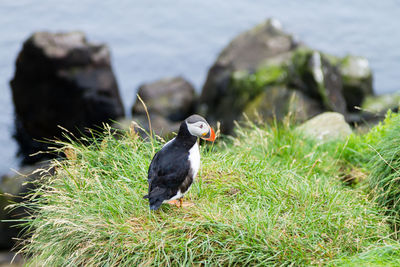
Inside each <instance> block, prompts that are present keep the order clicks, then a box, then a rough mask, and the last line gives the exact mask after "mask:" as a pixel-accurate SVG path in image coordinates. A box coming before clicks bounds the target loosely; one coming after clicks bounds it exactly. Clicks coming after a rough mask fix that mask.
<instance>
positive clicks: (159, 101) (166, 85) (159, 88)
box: [132, 77, 197, 137]
mask: <svg viewBox="0 0 400 267" xmlns="http://www.w3.org/2000/svg"><path fill="white" fill-rule="evenodd" d="M138 95H139V96H140V97H141V99H142V100H143V102H144V103H145V104H146V107H147V110H148V112H149V114H150V120H151V126H152V130H153V131H154V132H155V133H156V134H157V135H160V136H163V137H165V136H168V135H170V134H171V133H172V132H177V131H178V130H179V125H180V123H181V121H183V120H184V119H186V118H187V117H189V116H190V115H191V114H193V113H194V112H195V110H196V101H197V100H196V92H195V90H194V88H193V86H192V85H191V84H190V83H189V82H188V81H186V80H184V79H183V78H181V77H175V78H168V79H162V80H159V81H156V82H153V83H150V84H144V85H142V86H140V88H139V91H138ZM132 119H133V120H134V121H136V122H137V123H138V124H139V125H141V126H142V127H143V128H144V129H145V130H146V131H149V123H148V119H147V115H146V111H145V108H144V106H143V104H142V103H141V102H140V101H139V99H136V102H135V104H134V106H133V107H132Z"/></svg>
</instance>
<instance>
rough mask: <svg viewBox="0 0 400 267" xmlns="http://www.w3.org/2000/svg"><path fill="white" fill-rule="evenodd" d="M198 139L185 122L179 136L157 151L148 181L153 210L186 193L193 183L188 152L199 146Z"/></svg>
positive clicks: (150, 202) (147, 196) (149, 197)
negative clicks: (179, 194)
mask: <svg viewBox="0 0 400 267" xmlns="http://www.w3.org/2000/svg"><path fill="white" fill-rule="evenodd" d="M196 142H197V136H193V135H191V134H190V132H189V131H188V128H187V124H186V123H185V122H183V123H182V124H181V126H180V128H179V132H178V135H177V136H176V137H175V138H174V139H173V140H171V141H170V142H169V143H167V144H166V145H165V146H164V147H163V148H162V149H161V150H160V151H158V152H157V153H156V154H155V155H154V157H153V160H152V161H151V164H150V167H149V172H148V182H149V193H148V195H146V196H144V198H148V199H149V204H150V209H152V210H157V209H158V208H159V207H160V206H161V204H162V203H163V202H164V201H168V200H170V199H171V198H173V197H175V196H177V194H178V191H180V193H185V192H186V191H187V190H188V189H189V187H190V185H191V184H192V182H193V178H194V177H193V170H192V169H191V164H190V161H189V150H190V149H191V148H192V147H193V146H194V145H195V144H196Z"/></svg>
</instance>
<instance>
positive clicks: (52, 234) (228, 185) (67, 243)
mask: <svg viewBox="0 0 400 267" xmlns="http://www.w3.org/2000/svg"><path fill="white" fill-rule="evenodd" d="M62 145H63V148H62V151H66V153H67V157H68V160H65V161H55V162H54V166H55V168H56V174H55V175H54V176H53V177H48V178H45V179H46V180H44V181H40V182H41V184H42V186H41V187H40V188H39V189H37V190H36V192H34V193H35V194H36V195H39V196H40V197H38V198H35V199H34V201H33V202H32V203H31V204H22V205H25V207H26V208H29V209H30V210H31V212H32V214H33V216H32V217H31V218H29V219H28V220H27V221H26V222H25V224H24V225H25V227H26V228H27V229H28V232H29V233H30V235H29V236H28V240H27V241H26V243H25V244H24V246H23V249H22V252H24V253H27V254H29V255H32V257H31V260H30V262H28V265H32V266H37V265H38V266H59V265H61V266H64V265H68V266H80V265H84V266H87V265H94V266H117V265H118V266H134V265H138V264H141V265H168V266H171V265H174V266H175V265H197V264H204V265H240V266H243V265H255V266H265V265H267V264H276V265H310V264H313V265H319V264H325V263H329V262H332V261H335V260H340V259H344V258H346V257H352V256H354V255H358V254H359V253H364V252H366V251H369V250H370V249H371V247H382V246H384V245H385V244H386V242H387V241H388V240H389V236H390V229H389V227H388V226H387V224H386V217H385V216H384V215H382V214H381V213H380V210H379V207H378V206H377V205H376V204H375V203H374V202H373V200H371V199H370V198H368V196H367V195H366V194H365V193H364V192H363V191H362V190H359V189H357V188H355V189H352V188H349V187H346V186H344V185H343V183H342V182H341V181H340V179H339V174H340V169H341V166H340V164H339V163H340V159H339V158H337V155H342V151H340V150H339V149H343V146H338V145H335V144H326V145H322V144H318V143H315V142H313V141H312V140H308V139H305V138H303V137H302V136H301V135H300V134H299V133H297V132H296V131H295V130H293V129H292V128H291V127H290V126H274V127H269V126H256V125H254V124H252V123H250V122H248V123H247V124H246V125H245V126H243V127H238V128H237V137H235V138H233V137H226V138H223V139H222V140H220V142H219V143H218V144H217V145H211V146H210V145H208V146H204V145H203V146H202V148H201V155H202V167H201V170H200V172H199V176H198V178H197V181H196V183H195V184H194V185H193V186H192V188H191V190H190V192H189V193H188V194H187V196H186V198H187V200H188V201H191V202H193V203H195V205H194V206H193V207H188V208H182V209H179V208H176V207H171V206H168V205H163V206H162V207H161V208H160V210H159V211H158V212H150V211H149V208H148V203H147V201H145V200H143V199H142V196H143V195H145V193H146V190H147V169H148V166H149V164H150V160H151V158H152V156H153V149H155V150H158V149H160V148H161V146H162V142H161V141H160V140H158V139H155V138H154V139H151V140H150V141H149V142H145V141H143V140H142V139H141V138H139V137H138V136H136V135H135V134H134V133H132V132H127V133H126V134H125V136H121V135H118V136H116V135H115V134H113V133H112V130H111V129H110V128H106V129H105V131H104V132H103V133H102V134H101V138H93V139H92V140H91V144H90V145H83V144H81V143H80V142H77V141H72V140H71V142H68V143H62Z"/></svg>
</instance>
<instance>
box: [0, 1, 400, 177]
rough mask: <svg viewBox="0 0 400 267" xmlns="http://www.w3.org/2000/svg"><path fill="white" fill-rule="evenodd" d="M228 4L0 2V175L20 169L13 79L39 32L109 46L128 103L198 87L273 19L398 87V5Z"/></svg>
mask: <svg viewBox="0 0 400 267" xmlns="http://www.w3.org/2000/svg"><path fill="white" fill-rule="evenodd" d="M326 2H327V1H320V0H309V1H298V0H287V1H267V0H252V1H243V0H242V1H234V0H220V1H214V0H202V1H193V0H192V1H191V0H175V1H171V0H168V1H167V0H157V1H135V0H124V1H98V0H81V1H72V0H71V1H66V0H58V1H52V0H42V1H38V0H36V1H35V0H0V25H1V26H0V147H1V149H0V159H1V160H0V174H1V173H4V172H8V171H9V170H10V167H13V168H15V167H16V166H17V163H18V162H17V159H16V158H15V157H14V155H15V152H16V149H17V146H16V144H15V142H14V141H13V140H12V138H11V135H12V131H13V107H12V103H11V95H10V89H9V85H8V83H9V80H10V79H11V77H12V75H13V72H14V62H15V59H16V56H17V53H18V51H19V50H20V49H21V45H22V41H23V40H25V39H26V38H27V37H28V36H29V35H30V34H31V33H32V32H34V31H40V30H49V31H70V30H82V31H84V32H85V33H86V34H87V36H88V39H89V40H90V41H93V42H105V43H107V44H108V45H109V46H110V47H111V51H112V56H113V65H114V70H115V73H116V76H117V79H118V82H119V85H120V90H121V95H122V98H123V101H124V104H125V107H126V110H129V108H130V107H131V105H132V103H133V101H134V96H135V92H136V88H137V87H138V85H139V84H141V83H144V82H149V81H153V80H156V79H159V78H162V77H165V76H173V75H183V76H184V77H185V78H187V79H188V80H189V81H191V82H192V83H193V84H194V85H195V86H196V88H197V89H198V90H200V88H201V86H202V83H203V82H204V80H205V77H206V74H207V70H208V68H209V67H210V66H211V65H212V63H213V61H214V59H215V58H216V56H217V55H218V53H219V51H220V50H221V49H222V48H223V47H224V46H225V45H226V44H227V43H228V42H229V41H230V40H231V39H232V38H233V37H234V36H236V35H237V34H238V33H240V32H242V31H244V30H247V29H249V28H251V27H252V26H254V25H256V24H258V23H260V22H261V21H263V20H265V19H266V18H269V17H274V18H276V19H278V20H280V21H281V22H282V24H283V27H284V29H285V30H286V31H287V32H290V33H293V34H295V35H296V36H298V38H299V39H300V40H302V41H304V42H305V43H306V44H308V45H309V46H311V47H313V48H317V49H320V50H323V51H325V52H329V53H332V54H335V55H345V54H347V53H352V54H357V55H363V56H365V57H367V58H368V59H369V61H370V64H371V67H372V69H373V70H374V74H375V81H374V84H375V90H376V92H377V93H388V92H395V91H400V86H399V83H398V81H397V80H398V77H400V30H399V28H400V2H399V1H396V0H385V1H376V0H352V1H349V0H337V1H330V3H326Z"/></svg>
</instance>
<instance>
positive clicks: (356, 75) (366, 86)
mask: <svg viewBox="0 0 400 267" xmlns="http://www.w3.org/2000/svg"><path fill="white" fill-rule="evenodd" d="M338 67H339V70H340V73H341V76H342V80H343V96H344V98H345V99H346V103H347V110H348V111H356V110H357V109H355V107H360V106H361V104H362V103H363V101H364V99H365V98H366V97H367V96H370V95H373V94H374V92H373V87H372V71H371V68H370V67H369V63H368V60H367V59H366V58H364V57H359V56H351V55H349V56H346V57H345V58H343V59H342V60H341V61H340V63H339V64H338Z"/></svg>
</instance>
